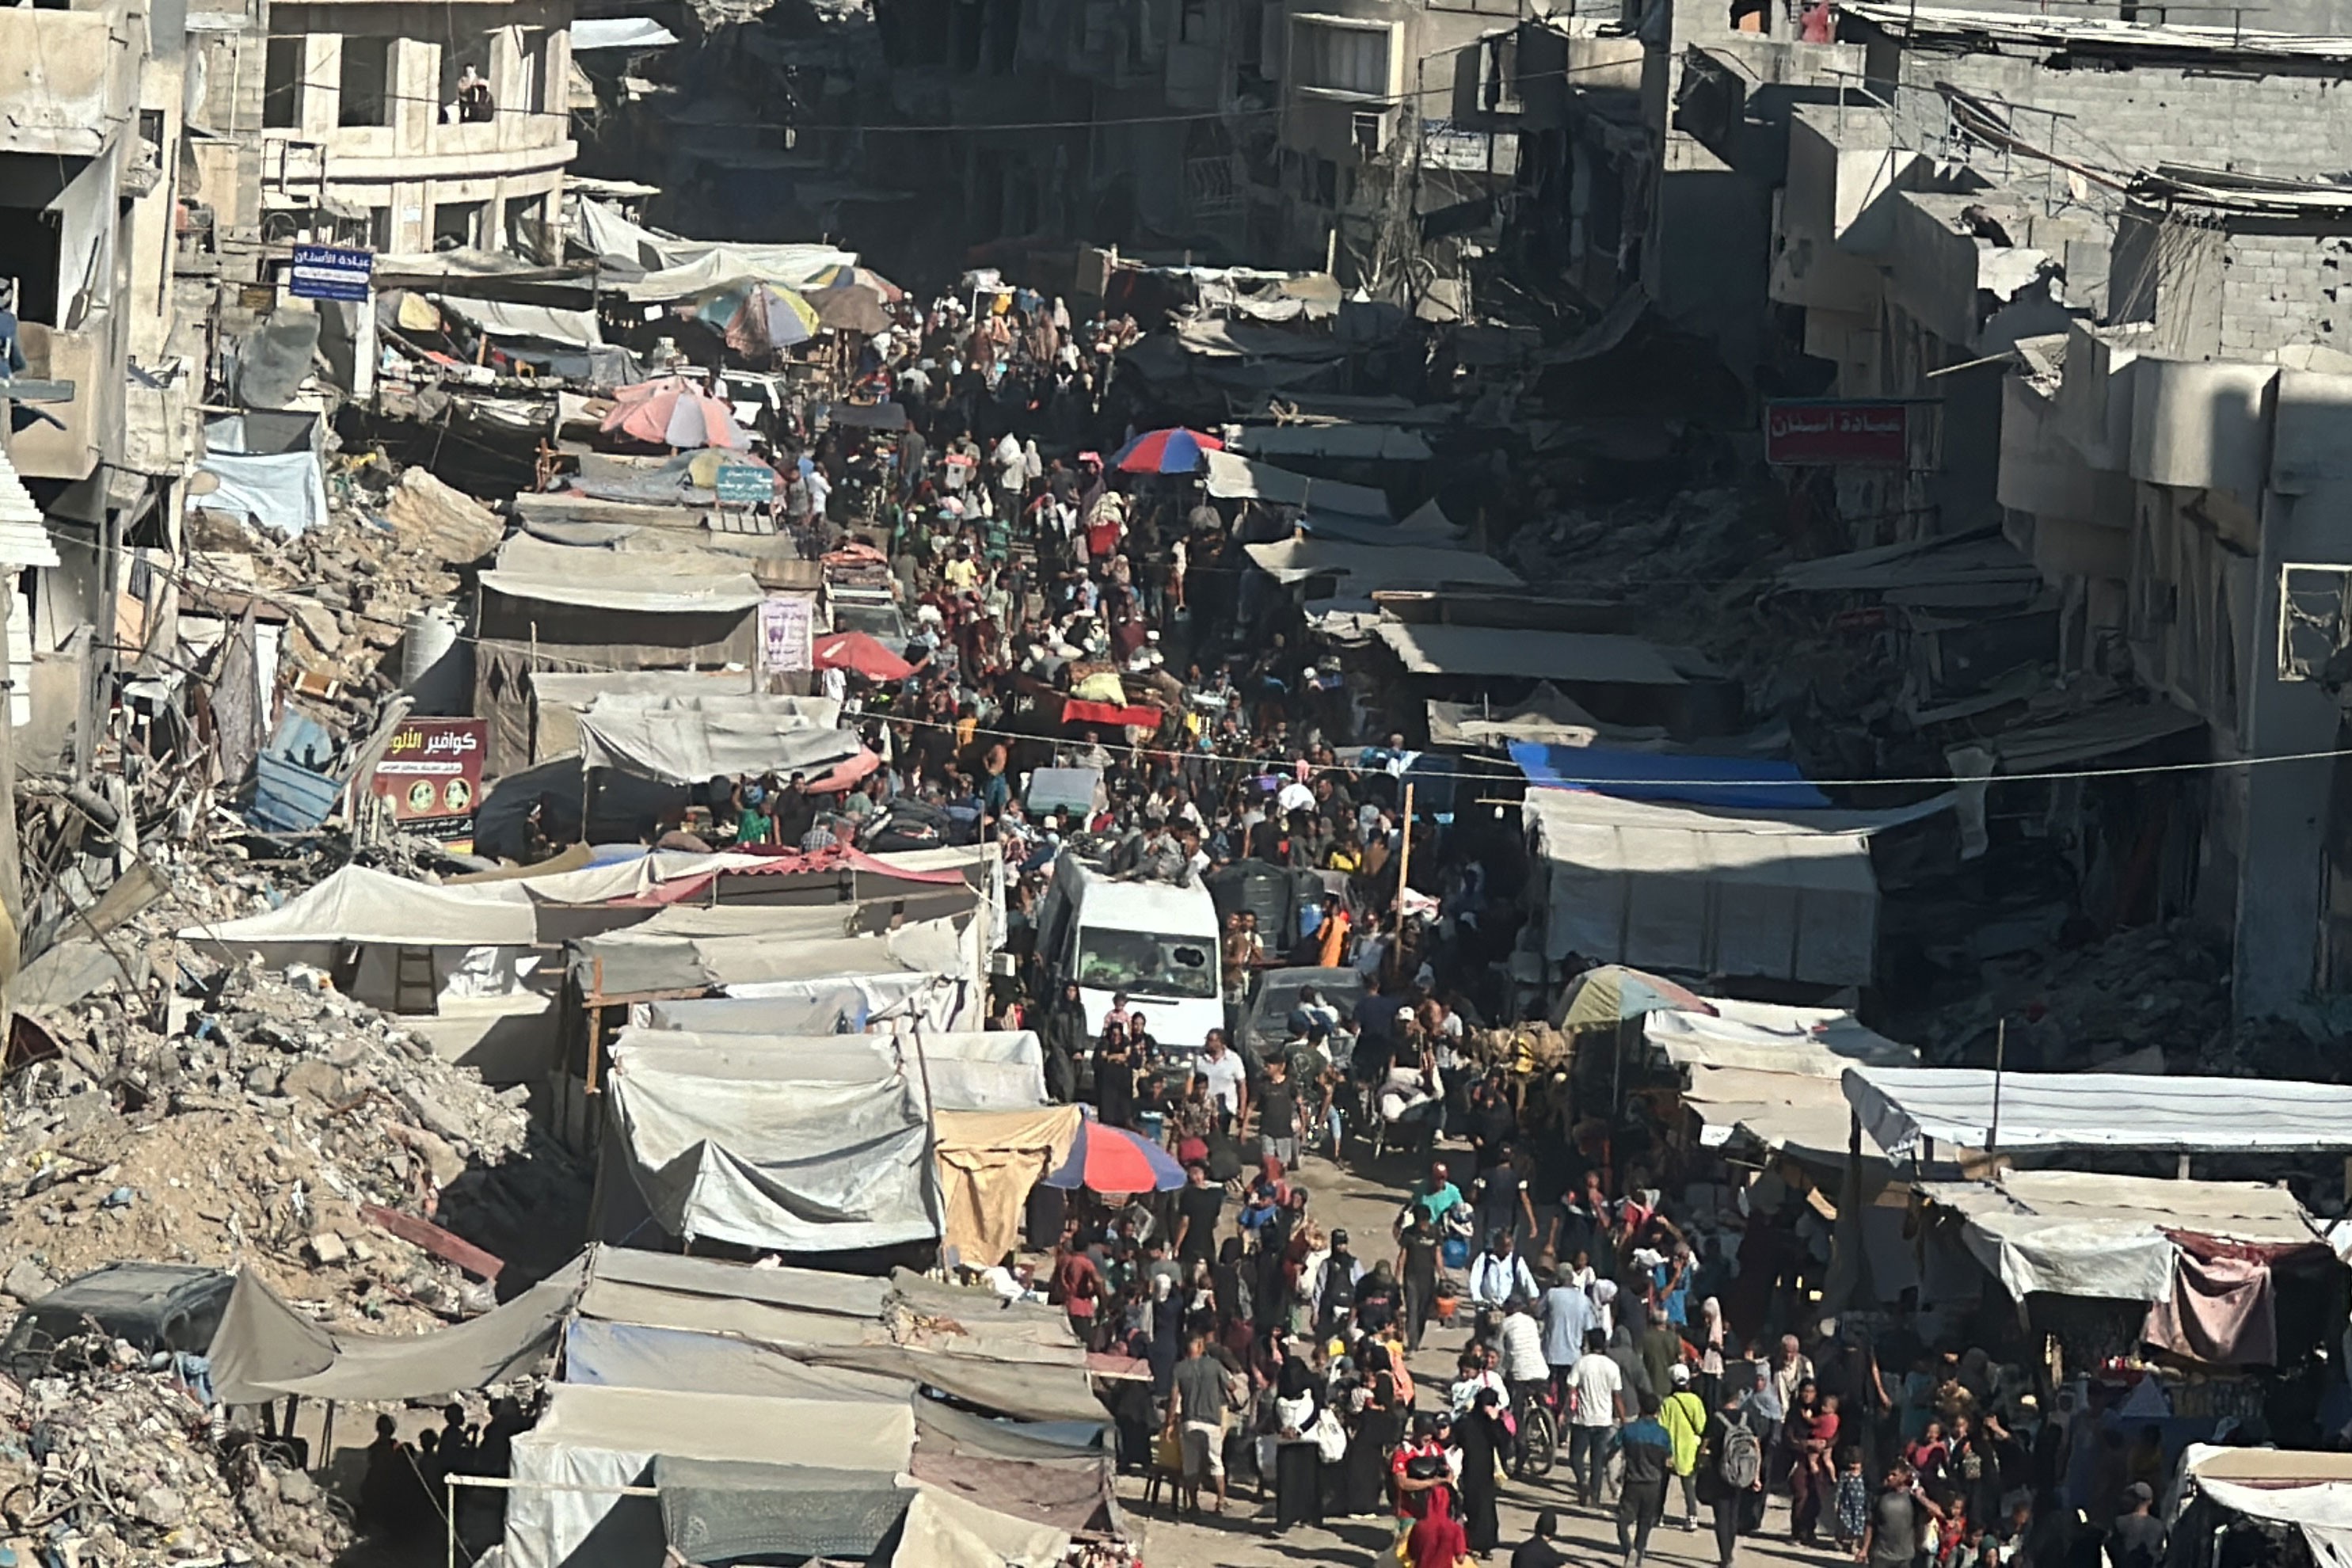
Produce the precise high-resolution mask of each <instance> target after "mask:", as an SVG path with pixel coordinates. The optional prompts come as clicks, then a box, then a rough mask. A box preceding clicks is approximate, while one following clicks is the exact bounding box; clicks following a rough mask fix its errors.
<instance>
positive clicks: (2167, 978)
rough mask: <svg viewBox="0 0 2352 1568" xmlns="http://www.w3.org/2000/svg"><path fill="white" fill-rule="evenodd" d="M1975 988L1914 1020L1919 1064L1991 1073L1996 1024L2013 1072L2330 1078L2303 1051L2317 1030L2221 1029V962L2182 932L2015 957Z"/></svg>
mask: <svg viewBox="0 0 2352 1568" xmlns="http://www.w3.org/2000/svg"><path fill="white" fill-rule="evenodd" d="M1985 978H1986V981H1987V984H1986V986H1985V989H1984V990H1983V991H1982V992H1981V993H1980V994H1978V995H1976V996H1974V997H1972V998H1970V999H1969V1000H1968V1001H1966V1002H1961V1003H1957V1004H1955V1005H1950V1006H1948V1007H1944V1008H1942V1009H1940V1010H1938V1011H1937V1012H1934V1013H1932V1014H1929V1015H1927V1017H1926V1018H1925V1019H1924V1020H1923V1024H1922V1029H1921V1033H1920V1035H1919V1046H1920V1049H1921V1051H1922V1053H1923V1055H1924V1056H1925V1058H1926V1059H1927V1061H1929V1062H1930V1063H1934V1064H1937V1065H1942V1066H1960V1065H1966V1066H1971V1067H1990V1066H1991V1065H1992V1060H1993V1053H1994V1048H1995V1037H1996V1034H1997V1027H1998V1020H1999V1019H2000V1017H2001V1016H2007V1017H2008V1019H2009V1021H2010V1023H2009V1038H2008V1043H2007V1047H2006V1050H2007V1053H2008V1054H2007V1060H2008V1062H2009V1064H2010V1065H2011V1066H2013V1067H2019V1068H2046V1069H2058V1068H2065V1069H2071V1070H2078V1071H2087V1070H2100V1069H2104V1070H2108V1071H2147V1072H2167V1073H2204V1074H2215V1075H2220V1076H2223V1077H2263V1076H2276V1075H2279V1074H2281V1073H2283V1072H2284V1071H2285V1070H2286V1069H2287V1068H2288V1066H2289V1065H2290V1064H2293V1067H2294V1071H2293V1073H2292V1076H2294V1077H2297V1078H2326V1077H2335V1076H2340V1075H2339V1074H2337V1073H2335V1072H2331V1071H2330V1070H2329V1069H2327V1068H2324V1067H2322V1066H2321V1063H2320V1058H2321V1056H2322V1055H2323V1053H2315V1052H2314V1051H2313V1049H2312V1047H2313V1045H2314V1044H2315V1041H2317V1040H2319V1039H2322V1038H2325V1037H2326V1031H2325V1030H2321V1031H2320V1032H2319V1033H2306V1031H2305V1029H2304V1028H2302V1027H2298V1026H2295V1025H2294V1024H2293V1023H2290V1022H2288V1021H2286V1020H2283V1019H2263V1020H2237V1019H2232V1018H2231V1016H2230V954H2229V951H2228V949H2227V948H2226V946H2224V945H2223V944H2222V943H2221V942H2217V941H2215V940H2214V939H2213V938H2212V937H2211V936H2210V934H2208V933H2205V932H2202V931H2198V930H2196V929H2195V928H2194V927H2193V926H2192V925H2191V923H2190V922H2189V921H2185V920H2179V921H2168V922H2166V923H2164V924H2161V925H2151V926H2141V927H2135V928H2130V929H2126V930H2123V931H2116V933H2115V934H2114V935H2112V936H2110V937H2108V938H2107V939H2105V941H2103V942H2090V943H2086V944H2084V945H2082V946H2079V947H2059V948H2053V949H2051V950H2049V951H2047V952H2037V953H2033V954H2032V955H2021V957H2020V958H2018V959H2017V960H2014V961H2011V962H2008V963H2003V964H2002V965H2000V966H1999V967H1998V968H1995V967H1992V966H1988V968H1987V971H1986V975H1985ZM2036 1015H2038V1016H2036ZM2317 1022H2318V1021H2316V1020H2315V1021H2314V1023H2315V1026H2316V1024H2317ZM2043 1058H2052V1059H2043Z"/></svg>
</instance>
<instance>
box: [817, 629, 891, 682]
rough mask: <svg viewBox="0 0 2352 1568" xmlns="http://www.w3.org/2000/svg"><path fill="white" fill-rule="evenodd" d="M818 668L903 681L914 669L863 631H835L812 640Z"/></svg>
mask: <svg viewBox="0 0 2352 1568" xmlns="http://www.w3.org/2000/svg"><path fill="white" fill-rule="evenodd" d="M816 667H817V668H819V669H845V670H847V671H849V672H850V673H851V674H852V675H862V676H864V677H865V678H866V679H868V680H904V679H907V677H908V676H910V675H912V674H914V673H915V667H914V666H913V665H911V664H908V662H907V661H906V660H905V659H903V658H899V657H898V655H897V654H895V653H892V652H891V651H890V650H889V649H888V648H887V647H883V646H882V645H881V644H880V643H878V642H876V641H875V640H874V638H873V637H870V636H869V635H867V634H866V633H865V632H835V633H834V634H833V635H832V636H831V637H819V638H817V640H816Z"/></svg>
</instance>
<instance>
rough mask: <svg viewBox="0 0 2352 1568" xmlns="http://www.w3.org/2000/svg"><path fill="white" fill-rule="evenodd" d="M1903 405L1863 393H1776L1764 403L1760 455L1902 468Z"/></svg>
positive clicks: (1906, 414) (1802, 463)
mask: <svg viewBox="0 0 2352 1568" xmlns="http://www.w3.org/2000/svg"><path fill="white" fill-rule="evenodd" d="M1910 416H1911V409H1910V405H1908V404H1903V403H1882V402H1875V401H1873V400H1870V399H1866V398H1829V397H1823V398H1779V399H1775V400H1774V401H1772V402H1769V403H1767V404H1766V405H1764V460H1765V461H1766V462H1768V463H1782V464H1787V465H1789V466H1790V467H1797V468H1823V467H1832V466H1843V467H1850V468H1903V467H1905V466H1906V464H1907V462H1908V461H1909V458H1910V454H1911V418H1910Z"/></svg>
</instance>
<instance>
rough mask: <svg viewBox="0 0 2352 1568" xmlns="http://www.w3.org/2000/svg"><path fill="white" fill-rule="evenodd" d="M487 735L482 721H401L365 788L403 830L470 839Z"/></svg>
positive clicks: (486, 722)
mask: <svg viewBox="0 0 2352 1568" xmlns="http://www.w3.org/2000/svg"><path fill="white" fill-rule="evenodd" d="M489 735H490V721H488V720H487V719H404V720H402V721H401V722H400V727H399V728H398V729H396V730H394V731H393V732H392V743H391V744H390V745H389V746H387V747H385V748H384V753H383V761H382V762H380V763H376V765H375V773H374V775H373V777H372V778H371V779H370V780H369V781H368V787H369V788H370V789H371V790H373V792H374V793H375V794H377V795H381V796H383V798H384V799H385V800H387V801H389V802H391V803H392V819H393V820H394V822H396V823H398V824H399V825H400V826H401V827H403V828H404V829H405V830H406V831H408V832H411V833H421V834H424V835H425V837H429V838H447V839H470V838H471V837H473V832H474V811H475V808H476V806H478V805H479V804H480V802H481V798H482V752H483V749H484V747H485V746H486V745H487V744H488V741H489Z"/></svg>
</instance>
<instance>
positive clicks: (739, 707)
mask: <svg viewBox="0 0 2352 1568" xmlns="http://www.w3.org/2000/svg"><path fill="white" fill-rule="evenodd" d="M839 712H840V704H838V703H836V702H834V701H832V700H828V699H825V698H804V697H776V696H769V695H766V694H764V693H761V694H755V695H751V696H741V697H738V696H717V695H714V696H708V697H701V696H672V695H667V694H643V695H641V694H635V693H617V694H614V695H610V696H605V697H600V698H598V699H597V700H595V701H594V702H593V703H591V704H590V705H589V706H588V707H587V708H586V709H585V710H582V712H581V713H580V716H579V719H578V725H579V731H580V756H581V761H582V763H583V765H585V766H588V767H597V768H618V769H621V770H622V771H624V772H625V773H635V774H638V775H639V776H641V777H645V778H654V779H661V780H664V781H666V782H667V783H670V784H699V783H701V782H702V781H704V780H706V779H709V778H713V777H717V776H719V775H720V774H726V775H729V776H730V777H740V776H741V775H743V774H747V773H779V774H791V773H809V774H812V775H814V774H817V773H829V772H831V771H832V770H833V769H835V768H837V767H840V766H842V765H843V764H845V763H851V762H854V761H856V760H857V759H859V758H861V757H863V756H865V755H866V747H865V744H864V742H860V741H859V740H858V738H857V736H856V732H855V731H849V730H841V729H835V728H834V727H833V724H832V721H833V720H835V718H837V717H838V715H839Z"/></svg>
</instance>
